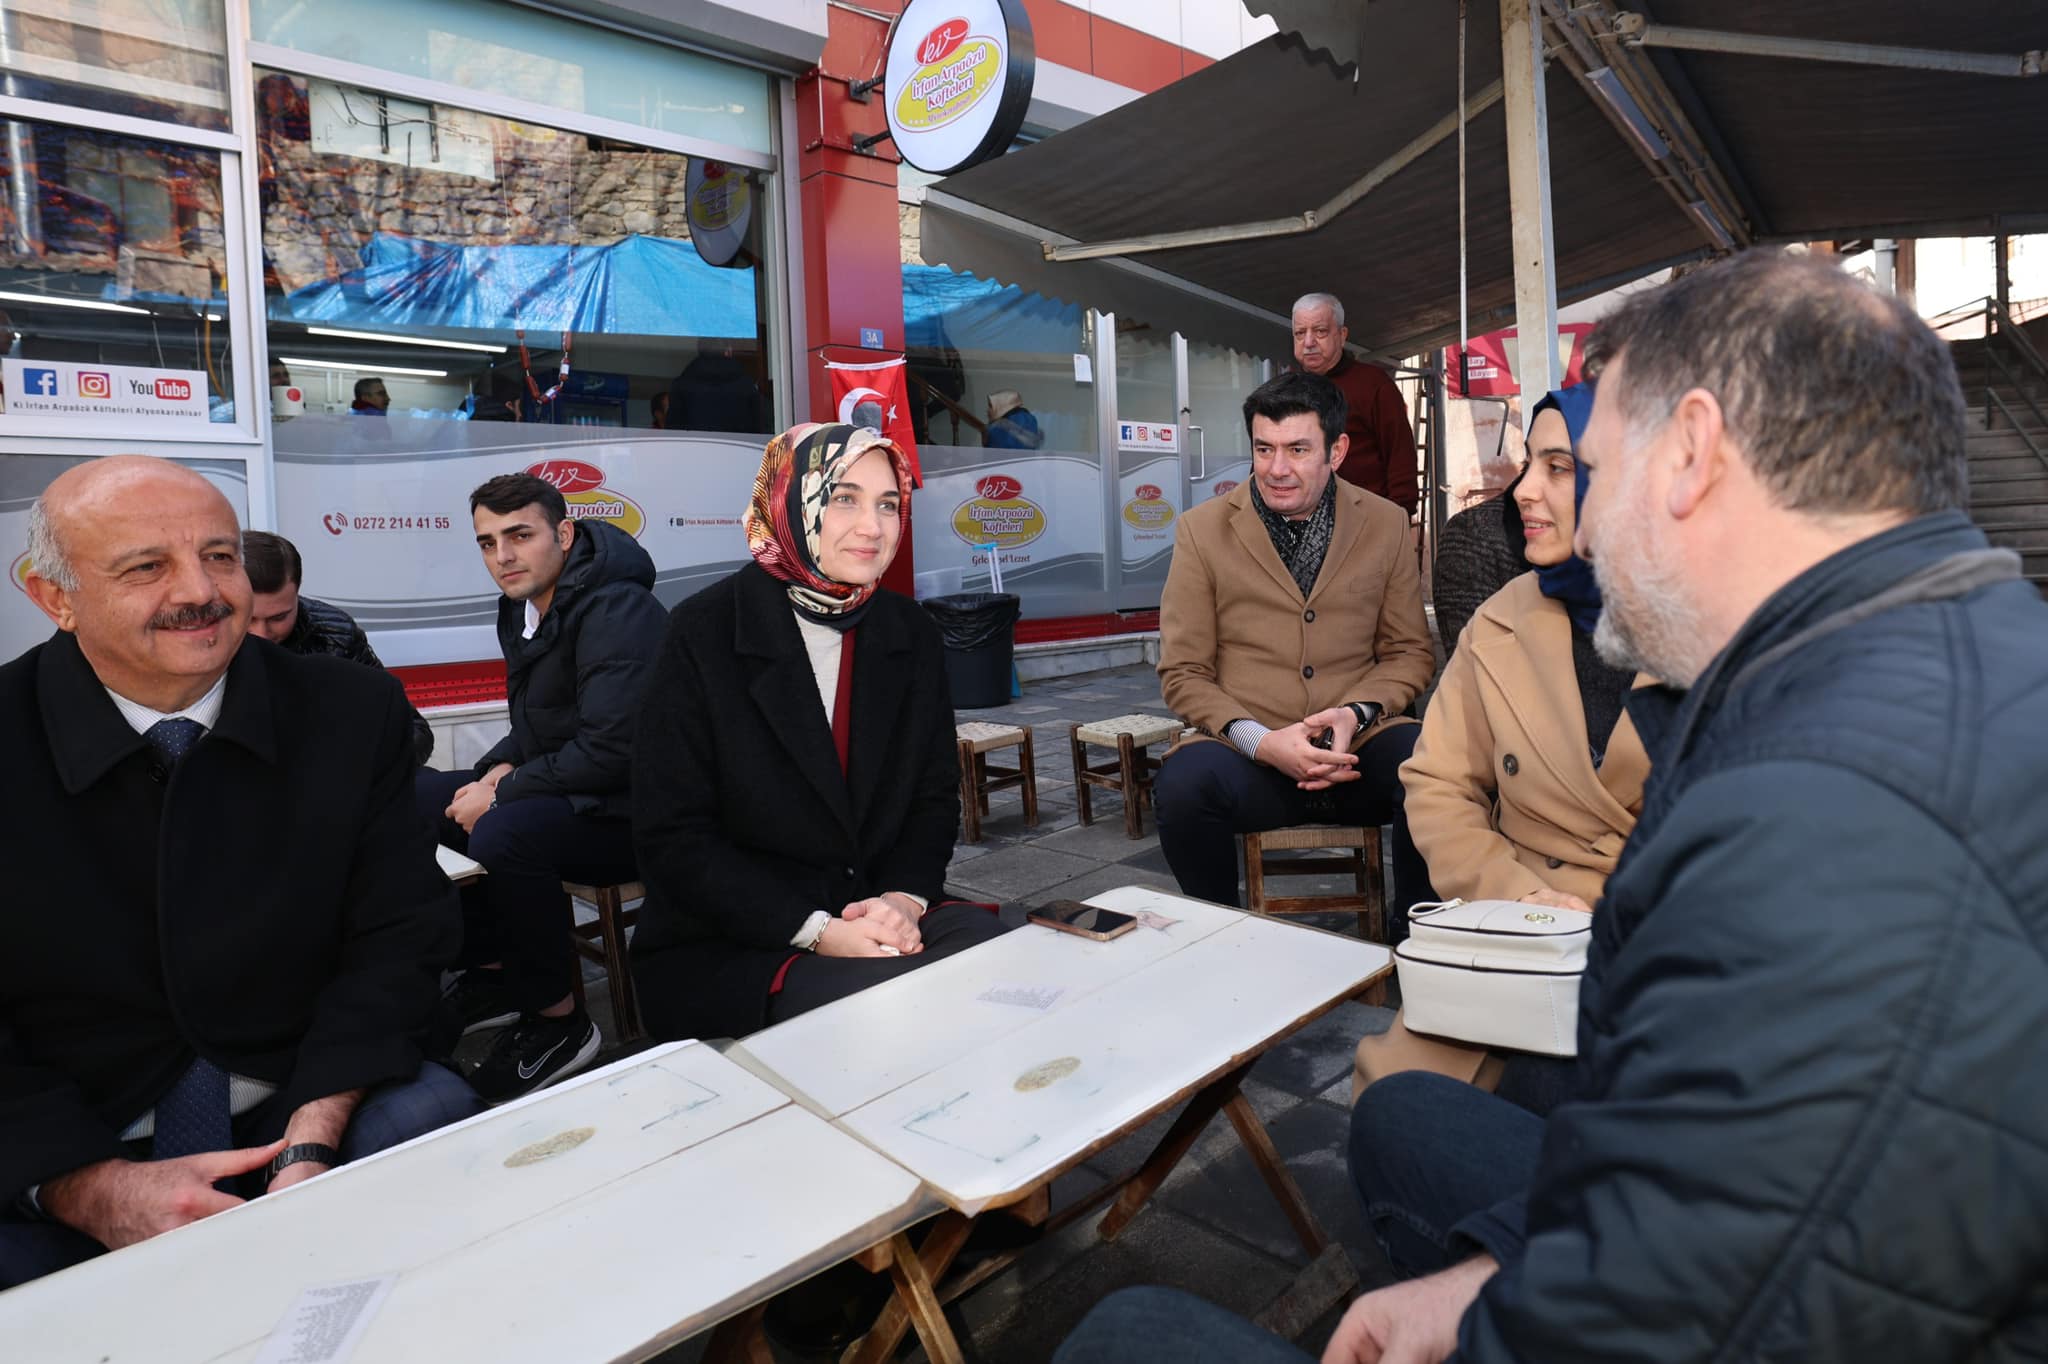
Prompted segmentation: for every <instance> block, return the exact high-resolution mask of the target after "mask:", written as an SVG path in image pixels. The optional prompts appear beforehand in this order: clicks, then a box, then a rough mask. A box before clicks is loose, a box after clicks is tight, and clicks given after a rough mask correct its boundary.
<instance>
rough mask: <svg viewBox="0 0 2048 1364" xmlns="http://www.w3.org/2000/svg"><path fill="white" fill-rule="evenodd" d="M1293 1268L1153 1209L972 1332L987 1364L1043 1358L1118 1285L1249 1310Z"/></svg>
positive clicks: (1273, 1293)
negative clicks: (1155, 1288) (1175, 1291)
mask: <svg viewBox="0 0 2048 1364" xmlns="http://www.w3.org/2000/svg"><path fill="white" fill-rule="evenodd" d="M1292 1278H1293V1271H1292V1270H1291V1268H1290V1267H1289V1266H1288V1265H1286V1264H1284V1263H1282V1262H1280V1261H1277V1260H1275V1259H1273V1258H1272V1257H1271V1256H1269V1255H1266V1254H1264V1253H1262V1252H1260V1251H1257V1250H1254V1249H1252V1248H1250V1247H1248V1246H1245V1245H1242V1244H1240V1243H1239V1242H1237V1241H1235V1240H1233V1239H1232V1238H1230V1237H1227V1236H1223V1235H1220V1234H1218V1233H1216V1232H1214V1231H1211V1230H1210V1229H1209V1228H1208V1227H1206V1226H1204V1225H1203V1224H1202V1223H1200V1222H1197V1221H1195V1220H1193V1219H1191V1218H1186V1217H1182V1216H1180V1215H1178V1214H1176V1213H1174V1212H1173V1211H1171V1210H1170V1209H1167V1208H1160V1207H1151V1208H1147V1209H1146V1210H1145V1211H1144V1212H1143V1213H1141V1214H1139V1216H1138V1217H1137V1219H1136V1220H1135V1221H1133V1222H1132V1223H1131V1225H1130V1226H1129V1227H1128V1228H1126V1229H1125V1231H1124V1233H1123V1235H1122V1236H1119V1237H1118V1238H1117V1239H1116V1240H1114V1241H1110V1242H1098V1243H1097V1244H1096V1245H1095V1246H1094V1248H1093V1249H1091V1250H1089V1251H1087V1252H1086V1253H1085V1254H1082V1255H1081V1256H1079V1257H1078V1258H1076V1259H1075V1260H1073V1261H1071V1262H1070V1263H1069V1264H1068V1265H1067V1266H1066V1267H1065V1268H1064V1269H1063V1270H1062V1271H1061V1272H1060V1273H1058V1274H1056V1275H1054V1276H1053V1277H1052V1278H1050V1279H1048V1280H1047V1281H1046V1282H1045V1283H1044V1284H1043V1285H1042V1286H1041V1287H1040V1288H1039V1289H1038V1290H1037V1291H1036V1292H1034V1293H1032V1294H1031V1295H1030V1296H1029V1298H1028V1300H1027V1301H1026V1302H1025V1303H1023V1304H1020V1305H1019V1306H1018V1307H1017V1308H1016V1309H1014V1310H1013V1311H1011V1312H1009V1313H1008V1314H1006V1315H1004V1316H1002V1317H1000V1318H997V1319H996V1320H994V1321H992V1322H989V1323H987V1324H986V1325H984V1326H983V1327H981V1328H980V1329H978V1330H976V1331H974V1332H973V1334H972V1339H973V1351H974V1356H975V1358H977V1359H979V1360H980V1361H982V1364H1043V1361H1045V1360H1047V1359H1050V1358H1051V1357H1052V1355H1053V1352H1054V1351H1056V1350H1057V1349H1058V1348H1059V1343H1060V1342H1061V1341H1062V1340H1064V1339H1066V1337H1067V1334H1068V1333H1069V1332H1071V1331H1072V1330H1073V1329H1074V1327H1075V1326H1077V1325H1078V1324H1079V1323H1080V1320H1081V1318H1082V1317H1084V1316H1086V1315H1087V1313H1088V1309H1089V1308H1091V1307H1093V1306H1094V1305H1095V1304H1096V1303H1097V1302H1100V1301H1101V1300H1102V1299H1103V1298H1104V1297H1106V1296H1108V1295H1109V1294H1110V1293H1113V1292H1115V1291H1116V1290H1117V1289H1119V1288H1126V1287H1130V1286H1132V1285H1134V1284H1163V1285H1166V1286H1167V1287H1170V1288H1179V1289H1183V1290H1185V1291H1187V1292H1189V1293H1193V1294H1196V1295H1197V1296H1199V1297H1202V1298H1206V1299H1207V1300H1208V1301H1210V1302H1213V1303H1217V1304H1219V1305H1221V1306H1224V1307H1227V1308H1229V1309H1231V1310H1232V1311H1235V1312H1241V1313H1244V1314H1246V1315H1250V1314H1252V1313H1255V1312H1257V1311H1258V1310H1259V1309H1260V1308H1262V1307H1264V1306H1265V1305H1266V1304H1267V1303H1269V1302H1271V1301H1272V1300H1273V1299H1274V1298H1276V1297H1278V1296H1279V1295H1280V1293H1281V1292H1282V1291H1284V1290H1285V1289H1286V1287H1287V1284H1288V1282H1289V1281H1290V1280H1291V1279H1292Z"/></svg>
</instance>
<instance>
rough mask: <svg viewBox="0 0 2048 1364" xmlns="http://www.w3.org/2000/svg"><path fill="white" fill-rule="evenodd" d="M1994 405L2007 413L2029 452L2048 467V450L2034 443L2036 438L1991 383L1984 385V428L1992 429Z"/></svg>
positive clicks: (2008, 418)
mask: <svg viewBox="0 0 2048 1364" xmlns="http://www.w3.org/2000/svg"><path fill="white" fill-rule="evenodd" d="M1994 405H1995V406H1996V407H1997V408H1998V410H1999V411H2000V412H2003V413H2004V414H2005V419H2006V421H2007V422H2009V423H2011V425H2012V430H2013V433H2014V434H2015V435H2017V436H2018V437H2019V438H2020V440H2021V442H2022V443H2024V444H2025V445H2026V447H2027V452H2028V453H2029V454H2031V455H2033V457H2034V458H2035V459H2038V460H2040V461H2041V464H2042V467H2044V468H2048V450H2043V449H2042V448H2041V447H2040V446H2039V445H2036V444H2035V443H2034V438H2033V437H2032V436H2031V435H2029V434H2028V433H2027V428H2026V427H2024V426H2021V425H2020V420H2019V418H2018V417H2015V416H2014V415H2013V412H2012V409H2011V408H2010V407H2007V406H2006V405H2005V399H2003V398H2001V397H1999V396H1998V390H1996V389H1994V388H1992V387H1991V385H1989V384H1986V385H1984V429H1985V430H1987V431H1989V430H1990V429H1991V409H1992V407H1993V406H1994ZM2030 406H2031V404H2030ZM2035 410H2036V411H2037V412H2038V411H2039V410H2040V409H2038V408H2036V409H2035Z"/></svg>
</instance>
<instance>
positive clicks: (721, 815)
mask: <svg viewBox="0 0 2048 1364" xmlns="http://www.w3.org/2000/svg"><path fill="white" fill-rule="evenodd" d="M849 643H850V644H851V646H852V647H853V650H854V655H853V659H854V661H853V696H852V704H853V715H852V721H851V727H850V740H849V746H848V755H849V756H848V768H849V773H848V775H847V776H842V775H841V774H840V770H839V760H838V756H837V754H836V753H835V752H834V750H833V747H832V732H831V729H830V728H829V727H828V726H827V724H826V722H825V708H824V706H823V704H822V703H821V702H820V701H819V698H818V686H817V681H816V679H815V677H814V675H813V673H812V671H811V661H810V656H809V655H808V654H807V653H806V652H805V649H804V642H803V636H802V635H801V634H800V633H799V632H798V630H797V624H796V617H795V616H794V614H793V613H792V611H791V609H790V604H789V598H788V595H787V594H786V592H785V591H784V588H783V585H782V584H781V583H780V582H777V581H776V580H775V579H773V578H771V577H769V576H768V574H767V573H765V572H764V571H762V569H761V568H760V567H758V566H757V565H753V564H749V565H747V566H746V567H745V568H742V569H741V570H740V571H739V572H737V573H735V574H733V575H732V576H731V577H730V578H727V579H725V580H723V581H722V582H719V583H716V584H714V585H713V586H711V587H708V588H706V589H705V590H704V591H702V592H700V593H698V594H697V595H696V596H694V597H691V598H690V599H689V600H687V601H685V602H683V603H682V604H681V605H680V606H678V607H676V609H675V610H674V612H672V613H671V614H670V617H669V628H668V637H667V638H666V639H665V640H664V641H663V643H662V647H661V654H660V656H659V658H658V659H657V661H656V663H655V671H654V678H653V681H652V682H651V683H650V685H649V687H648V691H647V700H646V705H645V708H644V709H643V711H642V712H641V716H640V725H639V729H638V730H637V731H636V733H637V738H636V739H635V742H634V752H633V841H634V846H635V848H636V849H637V852H638V857H639V864H640V877H641V880H642V881H643V882H645V883H646V886H647V900H646V902H645V903H644V904H643V905H642V906H641V909H640V921H639V927H638V928H637V930H636V931H635V933H634V936H633V978H634V980H635V982H636V984H637V985H638V987H639V994H640V1011H641V1015H642V1017H643V1018H644V1020H645V1021H646V1024H647V1027H648V1030H649V1031H651V1032H652V1033H653V1034H654V1035H655V1036H656V1037H662V1038H678V1037H737V1036H743V1035H744V1034H746V1033H749V1032H753V1031H755V1030H756V1029H758V1028H761V1027H763V1026H764V1025H765V1024H766V1022H767V1010H768V991H769V986H770V984H771V982H772V981H773V980H774V978H775V974H776V972H777V971H778V970H779V969H780V968H781V966H782V963H783V962H785V961H787V960H788V959H789V957H790V955H791V953H792V952H793V951H794V949H792V948H791V947H790V945H789V940H790V939H791V938H792V937H794V936H795V935H796V933H797V931H798V930H799V929H801V928H802V927H803V924H804V920H805V919H807V918H808V917H809V916H810V914H811V912H812V911H813V910H819V909H825V910H831V911H833V912H835V913H836V912H837V911H838V910H840V909H841V908H843V907H844V906H846V905H847V904H849V903H850V902H852V901H854V900H860V899H864V898H866V897H868V896H872V895H880V894H882V893H883V892H884V891H892V890H894V891H904V892H908V893H909V894H912V895H921V896H923V897H925V898H926V899H927V900H930V901H932V902H934V903H936V902H937V901H938V900H940V899H942V898H943V896H944V889H945V877H946V864H947V862H948V861H949V860H950V858H951V857H952V852H953V835H954V831H955V828H956V826H957V825H958V823H959V819H960V791H959V771H958V766H957V762H956V759H955V752H956V750H955V748H954V739H953V707H952V702H951V701H950V699H949V698H948V695H947V690H946V672H945V661H944V655H943V653H942V648H941V645H940V643H939V634H938V630H937V628H936V627H935V626H933V624H932V623H931V621H930V620H929V619H928V618H927V617H926V615H925V613H924V612H923V611H921V610H920V609H918V607H917V605H916V604H915V603H914V602H912V601H910V600H909V599H908V598H906V597H902V596H899V595H897V594H895V593H893V592H886V591H884V592H878V593H876V594H875V596H874V598H873V599H872V600H871V601H870V602H869V604H868V607H867V610H866V613H865V614H864V615H863V616H862V617H861V618H860V624H859V626H858V627H857V628H856V629H855V630H854V631H853V633H852V635H851V636H850V637H849Z"/></svg>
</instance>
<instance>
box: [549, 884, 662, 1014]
mask: <svg viewBox="0 0 2048 1364" xmlns="http://www.w3.org/2000/svg"><path fill="white" fill-rule="evenodd" d="M562 889H563V890H564V891H565V892H566V893H568V894H569V895H571V896H573V897H575V898H576V899H578V900H582V901H584V902H585V903H587V904H591V905H595V906H596V907H597V918H596V919H594V920H592V921H591V922H590V923H587V924H572V925H571V926H570V929H569V945H570V946H571V947H573V948H575V949H576V955H577V956H578V957H580V958H582V959H583V960H584V961H594V962H596V963H598V964H599V965H600V966H602V967H604V982H605V989H606V991H607V992H608V993H609V994H610V995H611V999H612V1025H613V1027H615V1028H616V1029H617V1030H618V1034H619V1037H618V1040H619V1041H621V1042H637V1041H639V1040H640V1039H641V1038H643V1037H645V1036H647V1029H645V1028H643V1027H641V1026H640V1001H639V1000H638V999H636V998H635V997H634V994H633V968H632V966H631V965H630V964H628V962H627V961H626V930H627V929H629V928H631V927H632V926H633V921H634V920H635V919H637V918H639V917H640V911H639V910H637V909H627V908H626V901H628V900H644V899H645V898H647V887H646V886H643V885H641V884H640V883H639V882H638V881H625V882H622V883H620V884H619V885H616V886H580V885H577V884H576V883H575V882H573V881H564V882H562ZM574 989H575V991H576V1002H577V1003H578V1004H581V1003H583V968H582V966H581V965H579V966H578V967H577V968H576V976H575V985H574Z"/></svg>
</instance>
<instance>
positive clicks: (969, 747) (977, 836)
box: [953, 720, 1038, 843]
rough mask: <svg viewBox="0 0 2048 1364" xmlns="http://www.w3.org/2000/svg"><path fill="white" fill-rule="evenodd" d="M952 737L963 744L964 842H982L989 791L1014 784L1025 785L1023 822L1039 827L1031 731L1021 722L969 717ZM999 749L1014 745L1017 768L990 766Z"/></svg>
mask: <svg viewBox="0 0 2048 1364" xmlns="http://www.w3.org/2000/svg"><path fill="white" fill-rule="evenodd" d="M953 738H954V739H955V741H957V742H958V743H959V745H960V831H961V842H963V843H979V842H981V818H982V816H983V815H986V814H987V813H988V793H989V792H991V791H1003V790H1007V789H1009V788H1010V787H1012V786H1021V787H1023V788H1024V823H1025V826H1026V827H1028V828H1033V829H1035V828H1037V827H1038V769H1037V768H1036V767H1035V766H1033V763H1034V761H1035V760H1034V758H1033V757H1032V750H1031V731H1030V730H1029V729H1028V728H1026V727H1024V726H1022V725H997V724H990V723H989V722H988V721H986V720H969V721H967V722H966V723H965V724H958V725H954V726H953ZM998 748H1014V749H1016V750H1017V751H1018V752H1017V765H1016V766H1015V767H991V766H990V765H989V761H988V755H989V753H990V752H992V751H993V750H995V749H998Z"/></svg>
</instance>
